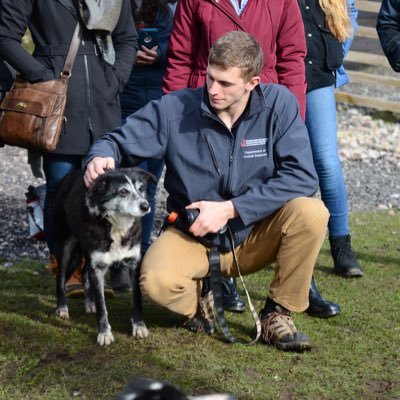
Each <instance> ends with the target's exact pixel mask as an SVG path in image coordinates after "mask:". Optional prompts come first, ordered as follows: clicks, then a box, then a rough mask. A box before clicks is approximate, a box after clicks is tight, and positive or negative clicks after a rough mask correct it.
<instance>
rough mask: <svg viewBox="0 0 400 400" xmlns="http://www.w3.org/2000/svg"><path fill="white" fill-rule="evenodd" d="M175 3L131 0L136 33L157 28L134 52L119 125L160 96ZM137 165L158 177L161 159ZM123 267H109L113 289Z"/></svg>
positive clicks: (146, 235) (122, 281) (120, 283)
mask: <svg viewBox="0 0 400 400" xmlns="http://www.w3.org/2000/svg"><path fill="white" fill-rule="evenodd" d="M175 5H176V2H168V1H167V0H131V8H132V15H133V19H134V21H135V24H136V30H137V31H138V33H139V32H140V30H141V29H142V28H156V29H158V35H157V37H158V43H157V45H156V46H153V47H152V48H150V49H149V48H147V47H145V46H142V47H141V48H139V49H138V52H137V54H136V60H135V64H134V66H133V69H132V72H131V74H130V77H129V80H128V83H127V84H126V85H125V88H124V90H123V92H122V93H121V96H120V99H121V112H122V124H124V123H125V121H126V118H127V117H128V116H129V115H130V114H133V113H134V112H135V111H137V110H139V109H140V108H142V107H143V106H144V105H146V104H147V103H148V102H149V101H151V100H157V99H159V98H160V97H161V96H162V95H163V91H162V79H163V77H164V74H165V67H166V59H167V47H168V40H169V35H170V33H171V29H172V20H173V15H174V10H175ZM138 167H140V168H143V169H145V170H146V171H148V172H150V173H152V174H153V175H154V176H155V177H156V179H157V180H158V179H159V178H160V176H161V173H162V170H163V167H164V161H163V160H162V159H149V160H146V161H144V162H142V163H141V164H139V165H138ZM156 190H157V185H156V184H154V183H152V182H150V183H149V184H148V186H147V200H148V201H149V204H150V207H151V211H150V212H149V213H148V214H147V215H146V216H145V217H143V219H142V244H141V251H142V254H145V253H146V251H147V249H148V248H149V246H150V244H151V234H152V229H153V223H154V217H155V208H156ZM130 282H131V281H130V277H129V271H128V270H127V269H123V268H121V267H119V268H110V286H111V287H112V288H113V289H114V290H129V289H130V287H131V283H130Z"/></svg>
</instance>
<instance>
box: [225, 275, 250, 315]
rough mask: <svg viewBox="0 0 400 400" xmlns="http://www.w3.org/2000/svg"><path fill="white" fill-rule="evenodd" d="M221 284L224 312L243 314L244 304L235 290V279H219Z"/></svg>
mask: <svg viewBox="0 0 400 400" xmlns="http://www.w3.org/2000/svg"><path fill="white" fill-rule="evenodd" d="M221 284H222V301H223V307H224V310H225V311H231V312H237V313H242V312H244V308H245V303H244V301H243V300H242V299H241V298H240V296H239V293H238V292H237V290H236V279H235V278H221Z"/></svg>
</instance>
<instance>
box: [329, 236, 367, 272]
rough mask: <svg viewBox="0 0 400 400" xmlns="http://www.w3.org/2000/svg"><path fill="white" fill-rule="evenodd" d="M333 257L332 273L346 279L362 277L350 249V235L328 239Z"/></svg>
mask: <svg viewBox="0 0 400 400" xmlns="http://www.w3.org/2000/svg"><path fill="white" fill-rule="evenodd" d="M329 242H330V244H331V254H332V257H333V262H334V265H335V266H334V268H333V272H334V273H335V274H337V275H340V276H344V277H346V278H352V277H361V276H363V275H364V273H363V271H362V269H361V267H360V264H359V263H358V261H357V259H356V256H355V255H354V253H353V250H352V249H351V237H350V235H346V236H340V237H337V238H333V239H331V238H329Z"/></svg>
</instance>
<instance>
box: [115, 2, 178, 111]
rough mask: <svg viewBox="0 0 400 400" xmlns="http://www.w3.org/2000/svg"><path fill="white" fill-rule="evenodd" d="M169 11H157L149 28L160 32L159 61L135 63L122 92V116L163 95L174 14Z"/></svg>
mask: <svg viewBox="0 0 400 400" xmlns="http://www.w3.org/2000/svg"><path fill="white" fill-rule="evenodd" d="M167 11H168V12H167V13H166V14H164V13H162V12H160V11H159V12H158V13H157V17H156V20H155V22H154V24H152V25H151V26H149V28H157V29H158V32H159V45H158V49H157V52H158V55H159V59H158V61H157V62H156V63H155V64H153V65H146V66H140V65H134V66H133V68H132V72H131V75H130V76H129V80H128V83H127V84H126V85H125V87H124V91H123V92H122V93H121V96H120V99H121V113H122V118H124V119H125V118H126V117H127V116H128V115H129V114H132V113H133V112H135V111H137V110H139V108H142V107H143V106H144V105H145V104H147V103H148V102H149V101H151V100H155V99H159V98H160V97H161V96H162V95H163V91H162V79H163V77H164V75H165V70H166V65H167V47H168V40H169V35H170V33H171V29H172V20H173V14H172V11H171V10H170V9H169V8H167Z"/></svg>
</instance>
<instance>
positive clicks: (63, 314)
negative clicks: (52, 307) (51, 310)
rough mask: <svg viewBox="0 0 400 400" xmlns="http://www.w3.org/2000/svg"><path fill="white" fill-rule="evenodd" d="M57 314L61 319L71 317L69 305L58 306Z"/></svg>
mask: <svg viewBox="0 0 400 400" xmlns="http://www.w3.org/2000/svg"><path fill="white" fill-rule="evenodd" d="M56 315H57V317H58V318H61V319H69V312H68V307H67V306H65V307H58V308H57V310H56Z"/></svg>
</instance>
